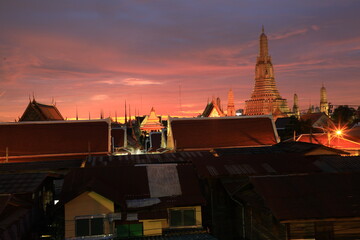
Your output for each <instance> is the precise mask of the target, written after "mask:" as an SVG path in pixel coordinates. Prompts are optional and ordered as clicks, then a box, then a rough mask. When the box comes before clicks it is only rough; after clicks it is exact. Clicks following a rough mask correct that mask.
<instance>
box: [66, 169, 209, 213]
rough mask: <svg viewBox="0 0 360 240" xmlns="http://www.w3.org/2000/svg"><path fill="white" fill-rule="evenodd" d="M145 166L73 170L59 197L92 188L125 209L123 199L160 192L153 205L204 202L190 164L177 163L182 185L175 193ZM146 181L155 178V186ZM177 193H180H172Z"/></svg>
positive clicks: (67, 197)
mask: <svg viewBox="0 0 360 240" xmlns="http://www.w3.org/2000/svg"><path fill="white" fill-rule="evenodd" d="M147 169H148V168H147V166H121V167H97V168H82V169H74V170H73V171H71V172H70V173H69V174H68V175H67V176H66V177H65V181H64V185H63V192H62V194H61V195H62V200H63V201H64V202H67V201H69V200H71V199H73V198H75V197H76V196H78V195H79V194H81V193H83V192H85V191H95V192H97V193H98V194H100V195H102V196H104V197H106V198H108V199H110V200H112V201H114V202H117V203H118V204H120V205H121V206H123V207H124V209H126V207H127V205H126V200H135V199H149V198H152V197H153V196H152V195H151V194H152V193H156V194H158V195H161V196H159V199H160V201H161V202H160V203H159V204H156V206H162V207H165V206H183V205H185V206H186V205H191V204H202V203H204V198H203V197H202V194H201V192H200V187H199V183H198V179H197V177H196V174H195V171H194V169H193V166H192V165H188V164H181V165H176V170H177V174H178V181H179V186H180V187H181V191H176V192H174V191H172V190H171V189H170V190H169V188H170V186H167V187H166V188H163V187H162V186H161V187H160V185H159V181H160V180H161V179H162V177H161V176H160V175H159V174H155V175H150V176H149V175H148V171H147ZM158 170H159V169H158ZM168 170H169V169H168ZM170 172H171V171H169V174H170ZM166 179H173V178H166ZM149 180H155V181H154V182H155V183H156V184H150V185H152V187H154V188H153V189H152V190H150V188H149ZM154 182H153V183H154ZM172 182H173V181H169V184H170V185H171V183H172ZM169 184H167V185H169ZM157 188H158V189H157ZM177 193H179V195H174V194H177ZM156 194H155V195H156Z"/></svg>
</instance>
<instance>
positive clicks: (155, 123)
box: [140, 107, 165, 133]
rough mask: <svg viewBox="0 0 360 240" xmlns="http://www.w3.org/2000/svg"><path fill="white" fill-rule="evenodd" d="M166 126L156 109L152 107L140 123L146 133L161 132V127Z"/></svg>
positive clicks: (141, 128)
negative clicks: (157, 114)
mask: <svg viewBox="0 0 360 240" xmlns="http://www.w3.org/2000/svg"><path fill="white" fill-rule="evenodd" d="M163 128H165V127H164V125H163V124H162V123H161V118H160V117H158V116H156V113H155V110H154V108H153V107H152V108H151V111H150V114H149V115H147V116H146V117H145V118H144V120H143V121H142V122H141V124H140V130H141V131H143V132H146V133H150V132H160V131H161V129H163Z"/></svg>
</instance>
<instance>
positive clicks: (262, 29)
mask: <svg viewBox="0 0 360 240" xmlns="http://www.w3.org/2000/svg"><path fill="white" fill-rule="evenodd" d="M264 32H265V30H264V25H262V28H261V33H264Z"/></svg>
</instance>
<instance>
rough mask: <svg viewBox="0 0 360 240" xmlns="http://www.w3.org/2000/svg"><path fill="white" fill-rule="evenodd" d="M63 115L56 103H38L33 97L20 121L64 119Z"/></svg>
mask: <svg viewBox="0 0 360 240" xmlns="http://www.w3.org/2000/svg"><path fill="white" fill-rule="evenodd" d="M62 120H64V118H63V116H62V115H61V113H60V112H59V110H58V109H57V107H56V106H55V105H46V104H42V103H38V102H36V101H35V99H33V100H32V101H30V102H29V105H28V106H27V108H26V109H25V112H24V113H23V115H22V116H21V118H20V119H19V122H25V121H62Z"/></svg>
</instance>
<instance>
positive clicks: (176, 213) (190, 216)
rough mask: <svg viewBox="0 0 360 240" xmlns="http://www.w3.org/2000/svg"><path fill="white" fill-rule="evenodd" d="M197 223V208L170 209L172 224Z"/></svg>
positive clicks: (175, 225)
mask: <svg viewBox="0 0 360 240" xmlns="http://www.w3.org/2000/svg"><path fill="white" fill-rule="evenodd" d="M194 225H196V218H195V209H176V210H173V209H171V210H170V226H171V227H184V226H194Z"/></svg>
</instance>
